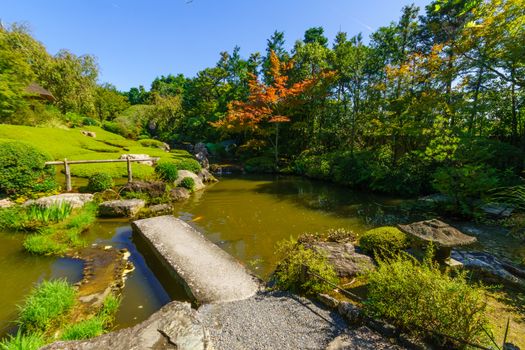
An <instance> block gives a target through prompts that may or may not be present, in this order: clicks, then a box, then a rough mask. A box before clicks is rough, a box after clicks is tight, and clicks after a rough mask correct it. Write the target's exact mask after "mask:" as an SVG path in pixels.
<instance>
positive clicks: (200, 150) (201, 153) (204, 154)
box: [193, 142, 210, 169]
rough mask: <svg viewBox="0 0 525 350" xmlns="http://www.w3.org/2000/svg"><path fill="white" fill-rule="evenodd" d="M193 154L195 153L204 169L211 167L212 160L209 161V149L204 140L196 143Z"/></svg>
mask: <svg viewBox="0 0 525 350" xmlns="http://www.w3.org/2000/svg"><path fill="white" fill-rule="evenodd" d="M193 154H195V158H197V160H198V161H199V163H200V165H201V166H202V168H203V169H209V167H210V162H209V161H208V156H209V153H208V149H207V148H206V145H205V144H204V143H202V142H199V143H197V144H196V145H195V147H194V148H193Z"/></svg>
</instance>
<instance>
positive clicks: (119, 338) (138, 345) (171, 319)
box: [42, 301, 213, 350]
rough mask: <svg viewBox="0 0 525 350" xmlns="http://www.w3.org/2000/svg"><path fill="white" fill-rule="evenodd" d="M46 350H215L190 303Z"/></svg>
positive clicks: (44, 349)
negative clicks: (133, 323)
mask: <svg viewBox="0 0 525 350" xmlns="http://www.w3.org/2000/svg"><path fill="white" fill-rule="evenodd" d="M42 349H43V350H59V349H60V350H99V349H111V350H153V349H179V350H211V349H213V346H212V344H211V341H210V337H209V335H208V332H207V330H206V329H205V328H204V326H203V325H202V322H201V321H200V320H199V319H198V317H197V312H196V311H195V310H193V309H192V308H191V305H190V304H189V303H183V302H179V301H172V302H171V303H169V304H167V305H166V306H164V307H163V308H162V309H160V310H159V311H157V312H155V313H154V314H153V315H151V316H150V317H149V318H148V319H147V320H146V321H144V322H142V323H140V324H138V325H136V326H134V327H131V328H125V329H121V330H119V331H116V332H112V333H108V334H104V335H101V336H99V337H96V338H93V339H88V340H80V341H59V342H56V343H53V344H50V345H48V346H45V347H44V348H42Z"/></svg>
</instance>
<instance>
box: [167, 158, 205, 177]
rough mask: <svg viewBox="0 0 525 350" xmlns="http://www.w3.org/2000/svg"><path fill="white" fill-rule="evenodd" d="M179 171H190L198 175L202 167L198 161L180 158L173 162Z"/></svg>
mask: <svg viewBox="0 0 525 350" xmlns="http://www.w3.org/2000/svg"><path fill="white" fill-rule="evenodd" d="M171 162H173V163H174V164H175V165H176V166H177V168H178V169H179V170H189V171H191V172H193V173H195V174H198V173H199V172H200V171H201V169H202V167H201V165H200V164H199V162H198V161H196V160H195V159H193V158H180V159H173V160H171Z"/></svg>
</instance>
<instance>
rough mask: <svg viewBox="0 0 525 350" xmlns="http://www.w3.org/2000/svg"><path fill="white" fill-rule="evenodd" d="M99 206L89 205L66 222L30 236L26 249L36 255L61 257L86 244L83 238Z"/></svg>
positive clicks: (26, 241) (24, 244)
mask: <svg viewBox="0 0 525 350" xmlns="http://www.w3.org/2000/svg"><path fill="white" fill-rule="evenodd" d="M96 213H97V205H96V204H95V203H87V204H86V205H84V207H82V208H81V209H80V210H78V211H76V212H75V213H74V214H73V215H71V216H70V217H69V218H68V219H66V220H65V221H64V222H61V223H58V224H56V225H53V226H50V227H47V228H44V229H40V230H39V231H38V232H37V233H36V234H32V235H30V236H28V237H27V238H26V239H25V241H24V243H23V246H24V249H25V250H26V251H27V252H29V253H32V254H36V255H59V254H63V253H65V252H66V251H67V250H68V249H70V248H73V247H81V246H83V245H84V244H85V242H84V240H83V239H82V237H81V234H82V232H84V231H85V230H87V229H88V228H89V226H90V225H91V224H93V222H94V221H95V220H96Z"/></svg>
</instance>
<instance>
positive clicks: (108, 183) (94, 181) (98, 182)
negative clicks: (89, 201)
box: [87, 173, 113, 192]
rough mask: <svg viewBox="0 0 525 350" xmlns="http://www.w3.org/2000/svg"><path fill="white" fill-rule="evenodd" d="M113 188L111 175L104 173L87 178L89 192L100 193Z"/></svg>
mask: <svg viewBox="0 0 525 350" xmlns="http://www.w3.org/2000/svg"><path fill="white" fill-rule="evenodd" d="M112 187H113V179H112V178H111V175H109V174H106V173H95V174H93V175H91V176H90V177H89V181H88V185H87V188H88V190H89V191H90V192H102V191H105V190H109V189H111V188H112Z"/></svg>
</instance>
